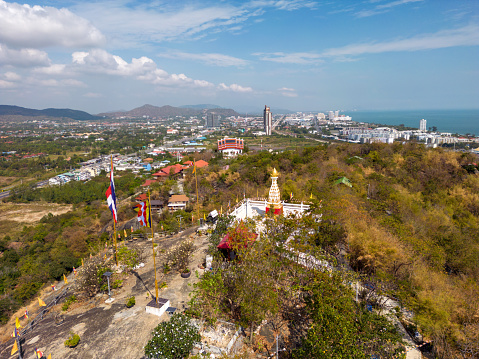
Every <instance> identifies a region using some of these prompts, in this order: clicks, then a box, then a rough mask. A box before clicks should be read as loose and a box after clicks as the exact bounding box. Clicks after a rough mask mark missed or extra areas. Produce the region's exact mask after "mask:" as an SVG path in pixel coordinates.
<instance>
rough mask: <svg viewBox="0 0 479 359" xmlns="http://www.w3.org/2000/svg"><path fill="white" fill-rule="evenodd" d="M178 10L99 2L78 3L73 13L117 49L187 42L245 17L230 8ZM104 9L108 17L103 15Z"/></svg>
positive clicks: (169, 7)
mask: <svg viewBox="0 0 479 359" xmlns="http://www.w3.org/2000/svg"><path fill="white" fill-rule="evenodd" d="M179 3H180V4H181V2H179ZM128 5H131V4H128ZM180 6H181V8H179V7H178V5H176V7H175V4H168V5H165V4H160V5H158V4H157V5H156V6H152V5H144V4H140V5H136V6H126V3H123V2H122V1H103V2H83V3H79V4H77V5H76V6H75V8H74V9H75V12H76V13H78V14H81V15H82V16H84V17H86V18H88V19H90V20H92V21H93V22H94V23H95V24H98V26H99V27H100V28H102V29H104V31H105V32H108V34H109V36H110V37H111V39H112V40H113V41H114V42H115V44H116V46H121V43H122V42H126V44H128V43H130V42H131V43H135V44H138V43H146V42H149V41H153V42H161V41H172V40H176V39H179V38H191V37H195V36H198V35H199V34H200V33H203V32H205V31H207V30H210V29H213V28H224V27H228V26H230V25H233V24H237V23H239V22H243V21H244V20H245V18H243V16H246V17H248V13H247V11H246V10H244V9H242V8H239V7H234V6H231V5H222V4H218V5H215V6H209V7H207V6H205V7H199V6H198V5H196V6H193V5H180ZM105 8H107V9H108V16H105V15H104V11H103V10H104V9H105Z"/></svg>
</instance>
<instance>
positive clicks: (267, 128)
mask: <svg viewBox="0 0 479 359" xmlns="http://www.w3.org/2000/svg"><path fill="white" fill-rule="evenodd" d="M263 123H264V132H266V135H267V136H271V131H272V130H273V114H272V113H271V111H270V110H269V107H268V106H266V105H265V106H264V114H263Z"/></svg>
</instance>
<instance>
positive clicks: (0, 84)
mask: <svg viewBox="0 0 479 359" xmlns="http://www.w3.org/2000/svg"><path fill="white" fill-rule="evenodd" d="M12 87H15V84H14V83H13V82H10V81H5V80H2V79H0V88H2V89H7V88H12Z"/></svg>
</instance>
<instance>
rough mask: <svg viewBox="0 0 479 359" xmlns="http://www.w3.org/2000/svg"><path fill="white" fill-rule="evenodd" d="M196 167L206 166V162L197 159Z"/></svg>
mask: <svg viewBox="0 0 479 359" xmlns="http://www.w3.org/2000/svg"><path fill="white" fill-rule="evenodd" d="M195 164H196V168H202V167H208V162H206V161H203V160H199V161H196V162H195Z"/></svg>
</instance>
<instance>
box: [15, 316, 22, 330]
mask: <svg viewBox="0 0 479 359" xmlns="http://www.w3.org/2000/svg"><path fill="white" fill-rule="evenodd" d="M15 326H16V327H17V329H18V328H22V326H21V325H20V321H19V320H18V318H16V319H15Z"/></svg>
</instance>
